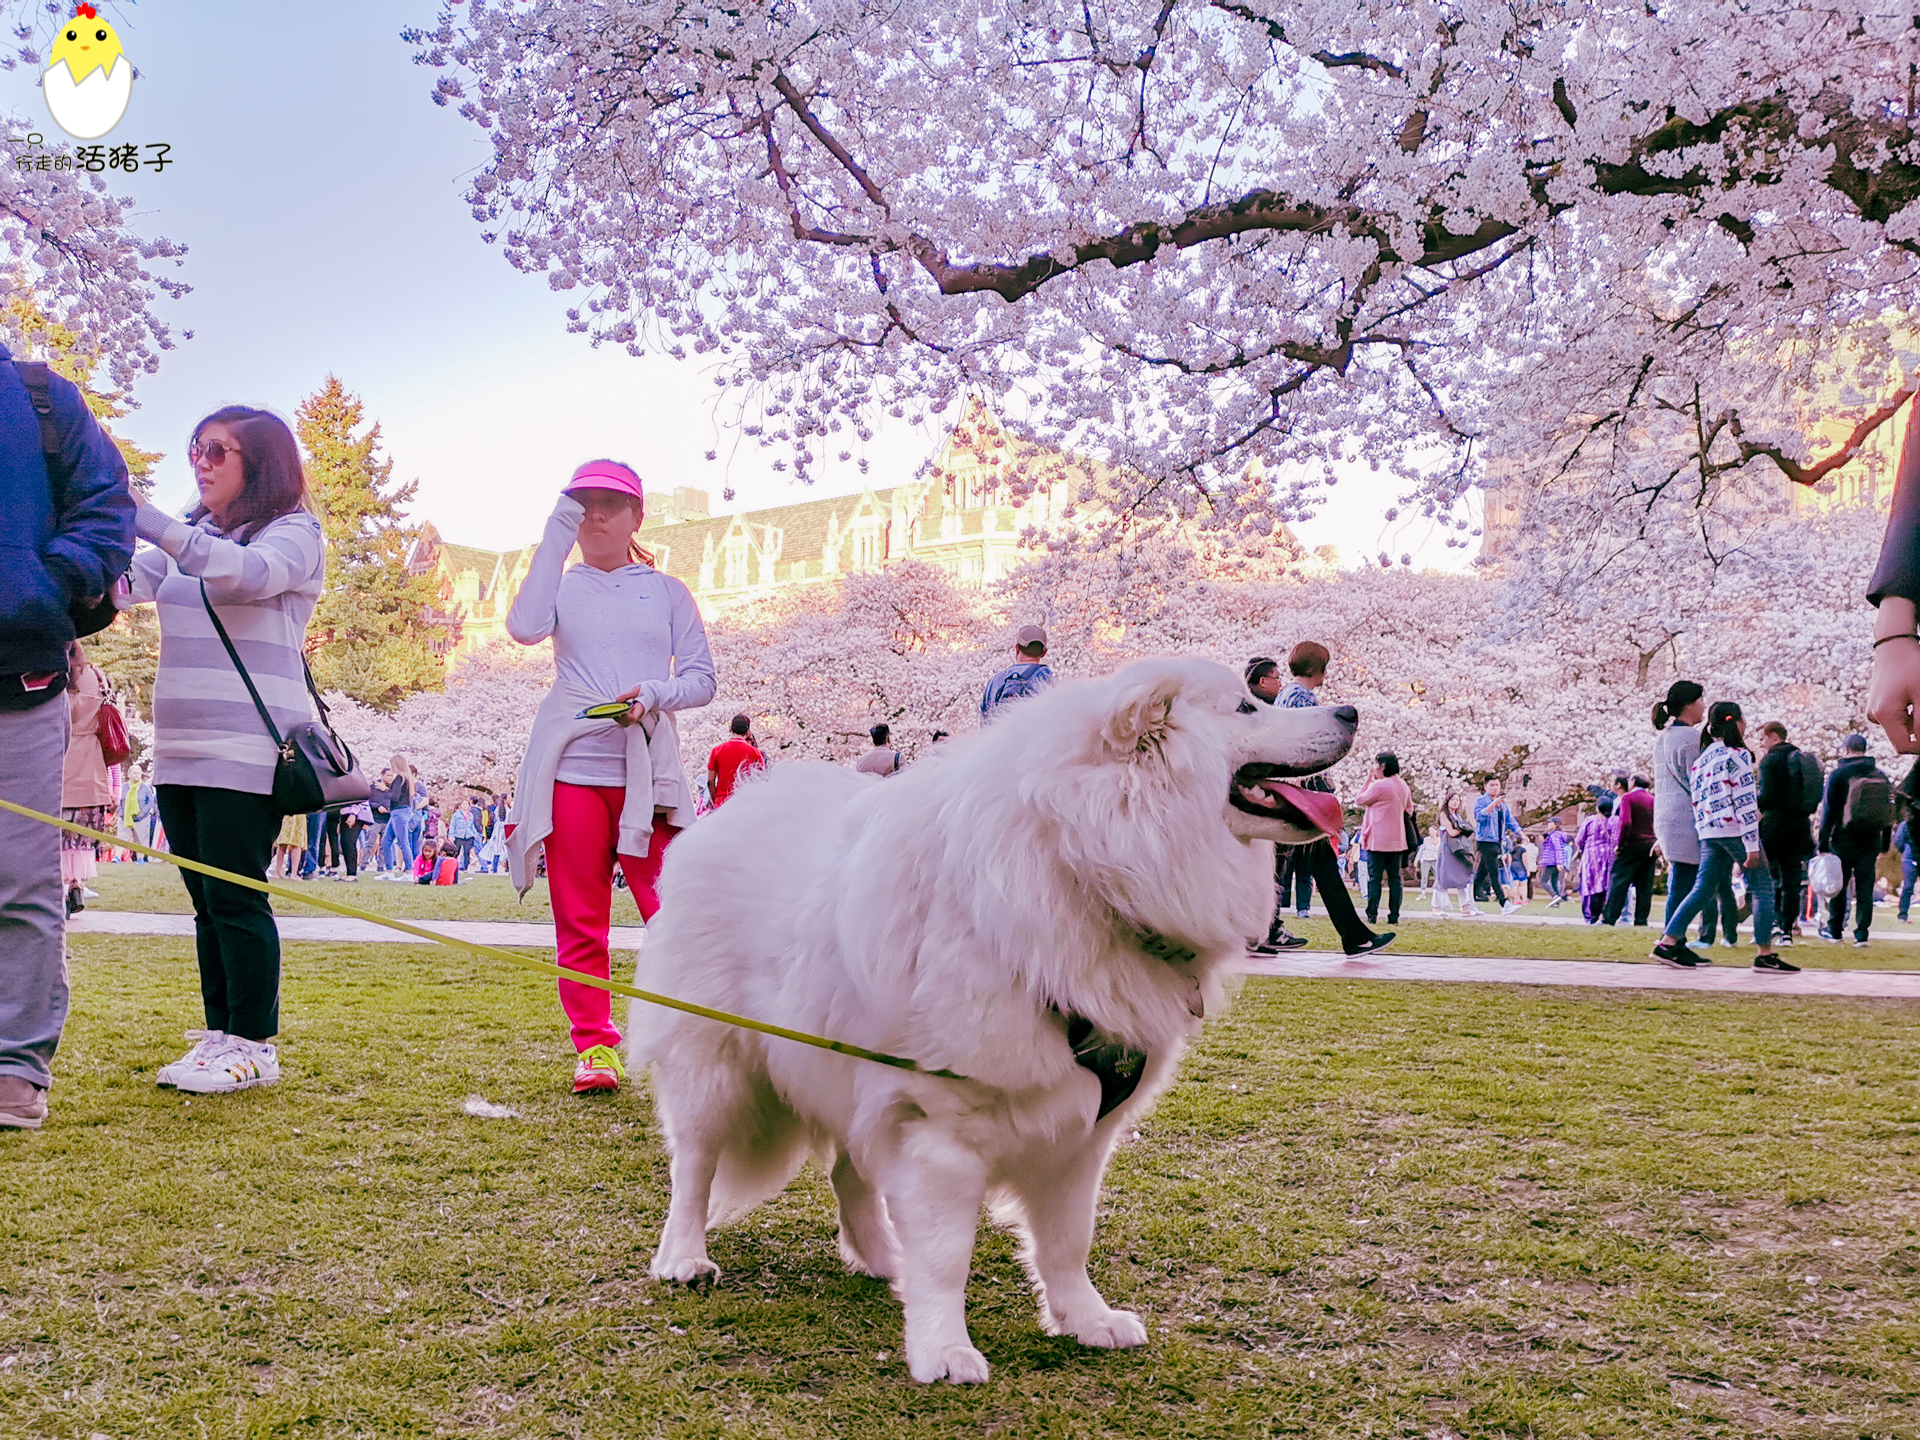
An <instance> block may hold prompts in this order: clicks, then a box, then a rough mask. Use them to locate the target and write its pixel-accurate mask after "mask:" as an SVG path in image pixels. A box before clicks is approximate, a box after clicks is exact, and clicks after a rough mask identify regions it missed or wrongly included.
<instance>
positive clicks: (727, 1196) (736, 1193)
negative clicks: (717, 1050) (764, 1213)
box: [707, 1081, 814, 1229]
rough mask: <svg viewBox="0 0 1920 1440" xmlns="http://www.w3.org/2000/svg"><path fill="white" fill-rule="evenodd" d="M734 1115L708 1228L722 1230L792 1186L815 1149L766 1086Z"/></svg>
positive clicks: (804, 1130) (715, 1180)
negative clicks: (719, 1228) (730, 1221)
mask: <svg viewBox="0 0 1920 1440" xmlns="http://www.w3.org/2000/svg"><path fill="white" fill-rule="evenodd" d="M754 1088H755V1090H756V1091H757V1092H758V1093H757V1094H755V1095H754V1096H753V1097H752V1099H751V1102H750V1103H749V1104H747V1105H744V1106H742V1107H741V1108H740V1109H739V1110H737V1111H736V1112H735V1121H734V1125H735V1128H734V1129H733V1131H732V1132H731V1133H730V1134H729V1135H728V1137H727V1144H726V1148H725V1149H723V1150H722V1151H721V1152H720V1165H719V1168H718V1169H716V1170H715V1171H714V1175H713V1198H712V1199H710V1200H709V1201H708V1202H707V1226H708V1228H709V1229H711V1228H712V1227H713V1226H715V1225H724V1224H726V1222H727V1221H729V1220H732V1219H734V1218H736V1217H737V1216H740V1215H744V1214H746V1213H747V1211H749V1210H751V1209H753V1208H754V1206H756V1205H758V1204H760V1203H761V1202H762V1201H765V1200H771V1199H772V1198H773V1197H774V1196H775V1195H778V1194H779V1193H780V1192H781V1191H782V1190H784V1189H786V1188H787V1186H788V1185H790V1184H791V1183H792V1182H793V1177H794V1176H796V1175H798V1174H799V1173H800V1167H801V1166H802V1165H804V1164H806V1161H807V1156H808V1154H809V1153H810V1152H811V1151H812V1150H813V1149H814V1143H813V1136H812V1135H811V1134H810V1133H809V1132H808V1128H807V1126H806V1125H805V1124H803V1123H802V1122H801V1120H800V1117H799V1116H797V1115H795V1114H794V1113H793V1111H791V1110H789V1109H788V1108H787V1106H786V1104H785V1102H783V1101H782V1100H781V1099H780V1097H779V1096H778V1095H776V1094H774V1093H773V1087H772V1086H770V1085H767V1084H766V1083H765V1082H764V1081H763V1082H762V1083H761V1084H760V1085H758V1086H755V1087H754Z"/></svg>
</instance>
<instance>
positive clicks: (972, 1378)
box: [907, 1344, 991, 1385]
mask: <svg viewBox="0 0 1920 1440" xmlns="http://www.w3.org/2000/svg"><path fill="white" fill-rule="evenodd" d="M990 1368H991V1367H990V1366H988V1364H987V1357H986V1356H984V1355H982V1354H981V1353H980V1352H979V1351H978V1350H976V1349H974V1348H973V1346H971V1345H966V1344H960V1345H930V1346H928V1347H927V1348H926V1349H925V1350H924V1351H920V1352H917V1353H914V1354H910V1355H908V1356H907V1370H908V1372H909V1373H910V1374H911V1375H912V1376H913V1378H914V1379H916V1380H918V1381H919V1382H920V1383H921V1384H922V1385H931V1384H932V1383H933V1382H934V1381H936V1380H945V1381H946V1382H947V1383H948V1384H950V1385H980V1384H984V1383H985V1381H986V1378H987V1372H988V1370H989V1369H990Z"/></svg>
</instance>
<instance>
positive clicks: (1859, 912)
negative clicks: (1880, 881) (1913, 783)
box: [1820, 735, 1893, 947]
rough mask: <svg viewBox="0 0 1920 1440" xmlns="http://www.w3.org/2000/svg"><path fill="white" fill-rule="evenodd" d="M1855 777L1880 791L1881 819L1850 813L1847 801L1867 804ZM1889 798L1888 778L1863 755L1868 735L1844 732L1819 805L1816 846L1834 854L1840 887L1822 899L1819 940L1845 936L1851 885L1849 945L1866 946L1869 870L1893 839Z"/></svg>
mask: <svg viewBox="0 0 1920 1440" xmlns="http://www.w3.org/2000/svg"><path fill="white" fill-rule="evenodd" d="M1858 781H1866V782H1867V784H1868V787H1872V788H1873V789H1876V790H1878V791H1880V792H1881V794H1880V798H1881V799H1882V801H1883V802H1884V806H1883V808H1884V811H1885V813H1886V816H1887V820H1886V823H1882V820H1881V819H1879V818H1875V817H1871V816H1869V817H1866V818H1860V819H1856V818H1854V816H1853V814H1852V813H1851V812H1850V811H1849V808H1848V802H1849V799H1851V800H1852V806H1853V809H1854V810H1860V809H1863V808H1866V807H1863V805H1862V803H1861V792H1860V791H1858V790H1856V789H1855V788H1854V787H1855V783H1856V782H1858ZM1863 788H1865V787H1863ZM1892 801H1893V785H1892V782H1891V781H1890V780H1888V779H1887V777H1886V775H1885V774H1883V773H1882V772H1881V770H1880V767H1879V766H1878V765H1875V764H1874V763H1873V757H1872V756H1871V755H1869V754H1867V737H1866V736H1864V735H1849V736H1847V738H1846V739H1845V740H1842V741H1841V742H1840V763H1839V764H1838V765H1835V766H1834V767H1833V773H1832V774H1830V775H1829V776H1827V795H1826V803H1825V804H1823V805H1822V806H1821V807H1820V848H1821V849H1822V850H1824V851H1827V852H1829V853H1831V854H1833V855H1835V856H1837V857H1839V860H1840V874H1841V876H1842V877H1843V879H1842V883H1841V886H1840V889H1839V891H1838V892H1837V893H1835V895H1834V897H1833V898H1832V899H1831V900H1830V901H1828V902H1827V906H1828V908H1827V924H1826V928H1825V929H1823V930H1822V931H1821V932H1820V938H1821V939H1822V940H1831V941H1832V942H1833V943H1834V944H1836V945H1837V944H1839V943H1840V941H1841V940H1843V939H1844V938H1845V936H1844V934H1843V933H1842V932H1843V931H1844V930H1845V929H1846V924H1847V890H1848V887H1849V886H1851V887H1852V890H1853V901H1854V912H1853V915H1854V918H1853V943H1854V945H1855V946H1856V947H1864V946H1865V945H1866V943H1867V931H1868V929H1869V928H1870V927H1871V926H1872V924H1873V868H1874V866H1875V865H1876V864H1877V863H1878V862H1879V859H1880V857H1881V856H1882V855H1884V854H1886V853H1887V849H1888V847H1889V846H1890V845H1891V844H1892V843H1893V826H1892V823H1891V814H1892V808H1893V807H1892Z"/></svg>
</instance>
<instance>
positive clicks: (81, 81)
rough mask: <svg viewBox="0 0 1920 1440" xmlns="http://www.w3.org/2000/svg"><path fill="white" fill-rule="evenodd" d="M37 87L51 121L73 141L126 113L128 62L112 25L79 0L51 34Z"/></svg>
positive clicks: (114, 122)
mask: <svg viewBox="0 0 1920 1440" xmlns="http://www.w3.org/2000/svg"><path fill="white" fill-rule="evenodd" d="M56 13H57V12H56ZM40 88H41V89H42V90H44V91H45V92H46V96H47V109H48V110H50V111H52V112H53V118H54V120H55V122H56V123H57V124H58V125H59V126H60V128H61V129H62V130H64V131H66V132H67V133H68V134H69V135H71V136H73V137H74V138H75V139H76V140H97V139H98V138H99V137H100V136H102V135H104V134H106V133H107V132H108V131H109V130H111V129H113V127H114V126H116V125H118V124H119V123H120V117H121V116H122V115H124V114H126V113H127V101H128V100H130V99H132V98H133V62H132V61H131V60H129V59H127V57H126V55H125V54H124V53H123V52H122V51H121V49H120V37H119V36H118V35H116V34H114V32H113V26H111V25H109V24H108V23H107V22H106V21H104V20H102V19H101V18H100V12H99V11H97V10H95V9H94V8H93V6H91V5H89V4H86V3H85V0H82V3H81V4H80V5H78V6H77V7H75V9H74V12H73V18H72V19H71V20H69V21H67V23H66V24H65V25H62V26H61V27H60V33H59V34H58V35H57V36H55V37H54V41H53V56H52V58H51V59H50V60H49V61H48V62H47V68H46V72H45V73H44V74H43V75H41V77H40Z"/></svg>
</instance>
